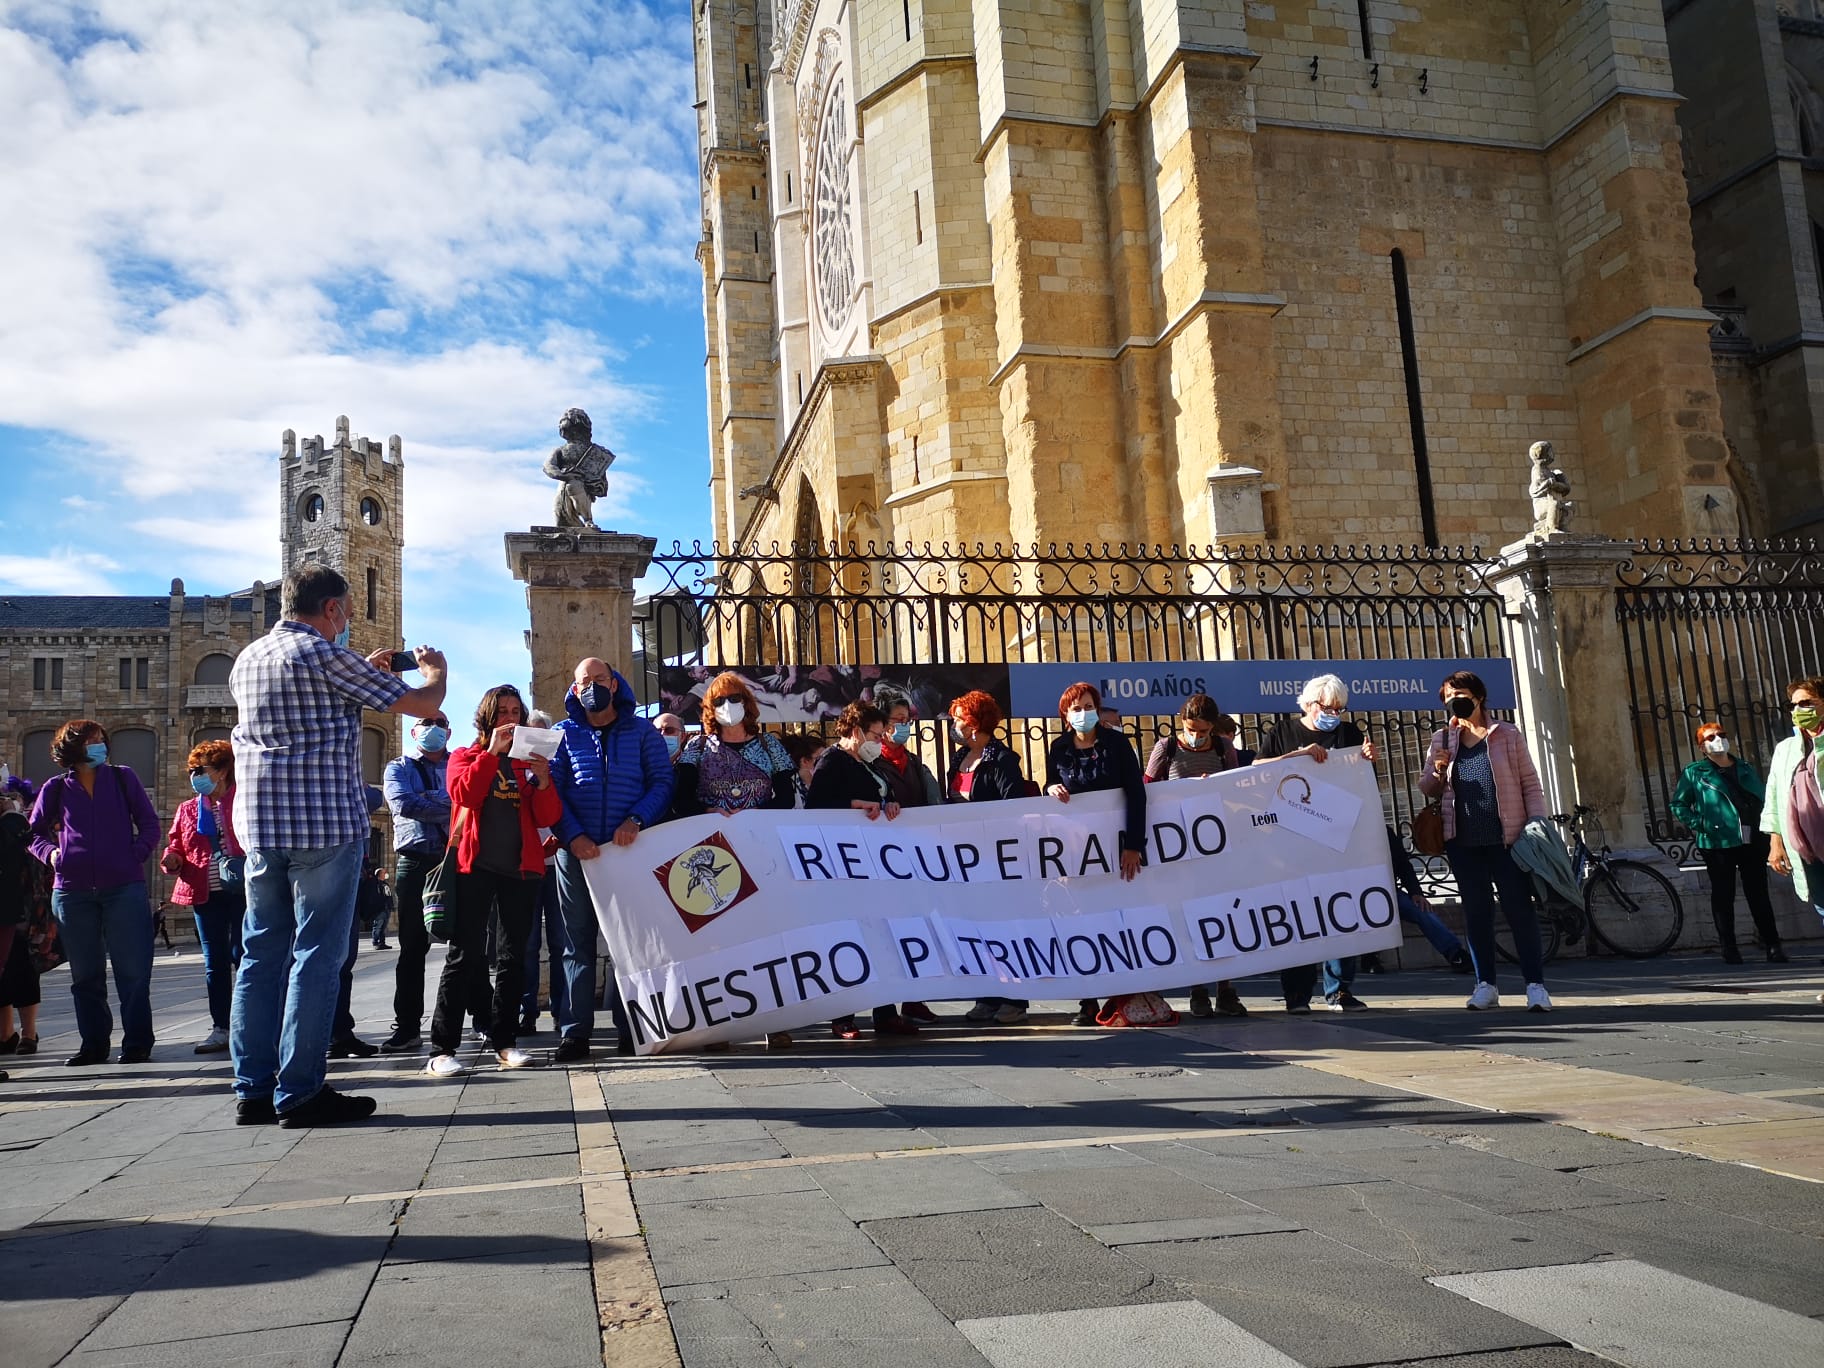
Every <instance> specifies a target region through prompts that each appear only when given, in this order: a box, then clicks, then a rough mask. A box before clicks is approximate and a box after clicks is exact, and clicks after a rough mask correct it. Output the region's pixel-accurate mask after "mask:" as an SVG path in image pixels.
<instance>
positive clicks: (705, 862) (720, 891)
mask: <svg viewBox="0 0 1824 1368" xmlns="http://www.w3.org/2000/svg"><path fill="white" fill-rule="evenodd" d="M652 872H653V875H654V877H656V878H657V879H658V881H659V887H660V888H663V889H664V890H665V896H666V897H667V898H669V899H671V905H672V907H673V908H675V909H676V910H677V914H678V916H679V917H680V918H681V919H682V920H683V922H684V929H685V930H687V931H689V932H690V933H691V934H692V935H695V934H696V933H697V932H698V931H701V930H702V929H703V928H704V927H706V926H708V925H709V924H710V923H711V922H713V921H714V920H715V919H716V918H717V917H719V916H721V915H722V914H723V913H724V912H726V911H728V910H729V908H731V907H733V906H735V905H736V904H737V903H739V902H741V901H742V900H744V899H746V898H751V897H753V895H754V894H755V893H757V892H759V891H760V890H759V887H758V886H757V885H756V884H755V883H754V880H753V876H752V875H750V874H749V873H748V872H747V870H746V868H744V867H743V865H742V864H741V861H740V859H739V857H737V856H736V854H735V852H734V850H733V849H732V848H731V847H730V846H729V844H728V840H727V838H725V837H724V836H723V835H722V833H721V832H719V831H715V832H711V833H710V834H709V835H708V836H705V837H704V838H703V840H702V842H701V843H700V844H698V845H694V846H692V847H691V848H690V849H689V850H686V851H683V852H681V853H680V854H678V855H676V856H675V857H673V858H672V859H669V860H667V861H666V862H665V863H664V864H662V865H660V866H659V867H658V868H657V869H655V870H653V871H652Z"/></svg>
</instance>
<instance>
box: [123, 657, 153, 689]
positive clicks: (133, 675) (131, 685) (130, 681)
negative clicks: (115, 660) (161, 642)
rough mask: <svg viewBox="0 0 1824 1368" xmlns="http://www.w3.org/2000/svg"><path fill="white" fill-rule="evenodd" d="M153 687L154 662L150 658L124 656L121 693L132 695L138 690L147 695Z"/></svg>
mask: <svg viewBox="0 0 1824 1368" xmlns="http://www.w3.org/2000/svg"><path fill="white" fill-rule="evenodd" d="M151 687H152V660H151V657H149V656H122V657H121V658H120V691H121V692H122V693H132V692H133V690H134V689H138V690H139V691H140V692H141V693H145V692H146V691H147V690H149V689H150V688H151Z"/></svg>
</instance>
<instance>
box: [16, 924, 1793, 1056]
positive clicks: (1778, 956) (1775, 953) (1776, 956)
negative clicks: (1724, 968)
mask: <svg viewBox="0 0 1824 1368" xmlns="http://www.w3.org/2000/svg"><path fill="white" fill-rule="evenodd" d="M1767 963H1769V964H1789V963H1791V961H1790V960H1788V959H1787V958H1786V951H1785V950H1784V949H1783V948H1781V947H1780V946H1777V945H1770V946H1768V947H1767ZM22 1053H23V1052H22Z"/></svg>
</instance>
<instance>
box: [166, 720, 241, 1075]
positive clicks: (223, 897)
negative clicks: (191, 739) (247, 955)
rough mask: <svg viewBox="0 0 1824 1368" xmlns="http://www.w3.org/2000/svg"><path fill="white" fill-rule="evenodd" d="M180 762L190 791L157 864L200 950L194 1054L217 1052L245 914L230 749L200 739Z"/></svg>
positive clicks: (224, 1046) (223, 1046) (223, 1043)
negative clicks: (205, 1008) (200, 1027)
mask: <svg viewBox="0 0 1824 1368" xmlns="http://www.w3.org/2000/svg"><path fill="white" fill-rule="evenodd" d="M187 764H188V768H189V770H190V789H191V791H192V793H193V794H194V795H195V796H194V797H191V798H186V799H185V800H184V801H183V802H182V803H180V804H179V805H178V809H177V813H176V815H175V816H173V817H172V819H171V831H170V834H169V835H168V836H167V837H166V838H165V840H166V845H165V855H164V858H163V859H162V860H160V861H159V866H158V867H159V868H160V869H162V870H164V871H165V873H167V874H170V875H172V876H174V877H175V878H176V880H177V885H176V887H175V888H173V889H172V891H171V901H172V902H174V903H176V904H177V905H178V906H179V907H188V908H189V909H190V911H191V913H192V914H193V915H194V916H195V917H196V939H197V941H198V943H199V944H200V945H201V946H202V949H203V988H204V992H205V995H206V996H207V997H208V999H209V1022H210V1030H209V1034H208V1035H207V1036H205V1037H204V1038H203V1042H202V1044H200V1045H198V1046H197V1047H196V1053H197V1054H225V1053H226V1052H227V1050H228V1018H229V1013H230V1009H231V1008H232V1006H233V1004H234V975H235V970H237V969H238V968H239V967H240V963H241V922H242V919H243V918H244V917H245V916H246V914H247V882H246V873H245V869H246V863H247V858H246V857H247V852H246V851H245V850H243V849H242V848H241V842H240V838H239V837H237V836H236V835H235V832H234V747H233V746H231V745H229V744H228V742H226V741H204V742H202V743H201V744H200V745H197V746H195V747H193V748H192V749H191V751H190V757H189V760H188V762H187Z"/></svg>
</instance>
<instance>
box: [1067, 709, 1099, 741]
mask: <svg viewBox="0 0 1824 1368" xmlns="http://www.w3.org/2000/svg"><path fill="white" fill-rule="evenodd" d="M1064 720H1065V721H1066V722H1068V723H1070V725H1071V728H1072V729H1073V730H1075V731H1079V732H1082V733H1083V734H1084V735H1086V736H1087V735H1088V734H1089V733H1090V732H1093V731H1094V730H1095V729H1096V710H1095V709H1094V708H1072V709H1071V710H1070V711H1069V712H1067V713H1065V714H1064Z"/></svg>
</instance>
